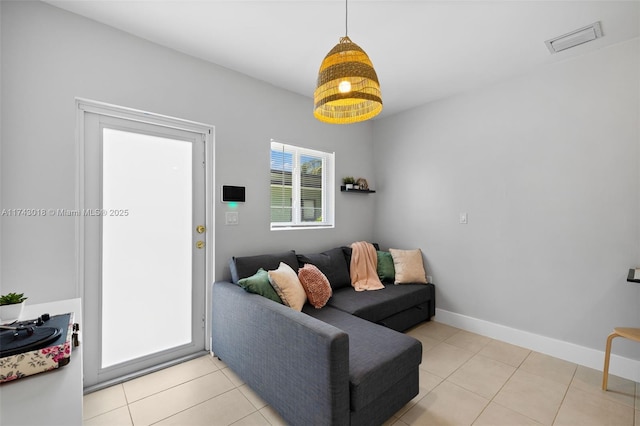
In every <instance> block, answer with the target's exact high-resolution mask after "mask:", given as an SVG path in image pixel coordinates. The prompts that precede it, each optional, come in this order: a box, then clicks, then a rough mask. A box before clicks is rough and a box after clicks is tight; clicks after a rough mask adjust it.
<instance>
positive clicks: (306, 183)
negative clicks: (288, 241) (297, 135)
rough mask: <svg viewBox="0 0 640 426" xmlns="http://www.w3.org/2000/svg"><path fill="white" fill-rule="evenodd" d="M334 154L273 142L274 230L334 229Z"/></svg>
mask: <svg viewBox="0 0 640 426" xmlns="http://www.w3.org/2000/svg"><path fill="white" fill-rule="evenodd" d="M334 156H335V155H334V153H328V152H321V151H314V150H312V149H307V148H301V147H297V146H293V145H286V144H283V143H280V142H276V141H273V140H272V141H271V182H270V183H271V229H272V230H273V229H295V228H330V227H333V202H334V194H333V188H334V173H333V162H334Z"/></svg>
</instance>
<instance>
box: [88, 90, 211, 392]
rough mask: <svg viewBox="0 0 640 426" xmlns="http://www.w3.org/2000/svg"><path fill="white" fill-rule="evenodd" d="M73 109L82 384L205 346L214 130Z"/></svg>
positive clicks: (123, 113) (145, 367)
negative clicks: (78, 164) (77, 145)
mask: <svg viewBox="0 0 640 426" xmlns="http://www.w3.org/2000/svg"><path fill="white" fill-rule="evenodd" d="M78 107H79V110H80V111H81V112H80V116H81V117H82V126H81V127H83V128H82V130H81V131H82V134H83V139H84V143H83V144H82V150H81V151H82V152H81V157H83V166H84V170H83V172H82V173H83V174H84V178H83V183H84V188H81V198H83V200H81V202H80V205H81V206H82V210H81V211H80V212H79V213H80V215H81V221H80V223H81V224H82V232H81V234H84V235H83V243H84V248H83V249H84V250H83V252H84V271H83V278H84V280H83V281H84V292H83V293H84V294H83V296H84V297H83V303H84V318H85V326H84V332H83V350H84V363H85V365H84V386H85V388H88V387H95V386H96V385H100V384H101V383H105V382H109V381H113V380H114V379H118V378H122V377H131V376H132V375H135V374H136V373H138V372H141V371H145V370H148V369H149V368H153V367H154V366H157V365H161V364H164V363H167V362H170V361H171V360H175V359H179V358H182V357H185V356H188V355H190V354H194V353H197V352H200V351H204V349H205V330H206V324H205V311H206V310H205V300H206V282H207V275H208V274H207V268H208V266H209V267H210V265H208V263H207V259H211V258H212V255H211V254H212V251H211V250H210V247H209V246H213V244H212V243H213V240H212V238H210V236H211V232H209V231H208V230H207V228H208V225H209V224H208V223H207V216H208V212H207V208H206V203H207V191H208V185H207V175H208V173H207V161H206V157H207V151H208V149H209V147H208V142H211V138H212V136H213V135H212V129H211V128H206V127H204V128H202V129H199V127H197V126H193V125H189V124H190V123H188V122H185V123H181V122H180V121H175V122H173V121H171V122H167V120H166V118H165V119H163V120H154V119H153V116H151V115H148V114H147V115H143V116H142V117H141V116H139V115H136V114H133V115H129V114H127V113H126V112H127V111H119V113H117V114H116V113H114V112H113V111H111V110H101V109H100V108H92V107H91V106H86V105H84V104H83V103H82V102H79V104H78ZM80 116H79V117H80ZM79 120H80V118H79ZM154 121H156V122H154ZM191 124H192V123H191ZM190 127H196V130H195V131H194V130H192V129H190ZM198 130H199V131H198Z"/></svg>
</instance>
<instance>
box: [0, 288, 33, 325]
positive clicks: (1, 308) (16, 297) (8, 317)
mask: <svg viewBox="0 0 640 426" xmlns="http://www.w3.org/2000/svg"><path fill="white" fill-rule="evenodd" d="M25 300H27V298H26V297H24V293H7V294H4V295H2V296H0V319H1V320H2V321H3V322H7V321H14V320H17V319H18V318H20V315H21V314H22V309H23V308H24V301H25Z"/></svg>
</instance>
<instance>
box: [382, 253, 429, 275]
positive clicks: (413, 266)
mask: <svg viewBox="0 0 640 426" xmlns="http://www.w3.org/2000/svg"><path fill="white" fill-rule="evenodd" d="M389 253H391V257H392V258H393V267H394V268H395V270H396V278H395V281H394V284H413V283H424V284H426V283H427V277H426V275H427V274H426V273H425V272H424V265H423V263H422V252H421V251H420V249H415V250H398V249H389Z"/></svg>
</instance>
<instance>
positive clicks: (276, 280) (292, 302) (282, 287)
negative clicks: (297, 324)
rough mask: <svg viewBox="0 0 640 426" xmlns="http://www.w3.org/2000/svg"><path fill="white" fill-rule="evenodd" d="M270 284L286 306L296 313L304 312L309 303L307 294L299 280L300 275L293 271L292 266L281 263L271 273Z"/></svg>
mask: <svg viewBox="0 0 640 426" xmlns="http://www.w3.org/2000/svg"><path fill="white" fill-rule="evenodd" d="M269 282H270V283H271V286H272V287H273V289H274V290H275V291H276V293H278V296H280V299H282V302H283V303H284V304H285V305H287V306H289V307H290V308H292V309H295V310H296V311H302V307H303V306H304V304H305V302H306V301H307V294H306V293H305V292H304V288H302V284H300V280H298V274H296V272H295V271H294V270H293V269H291V266H289V265H287V264H286V263H284V262H280V266H278V269H276V270H274V271H269Z"/></svg>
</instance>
